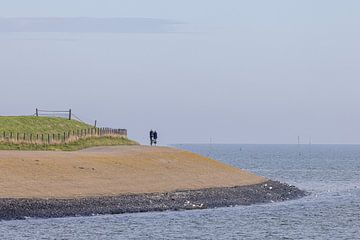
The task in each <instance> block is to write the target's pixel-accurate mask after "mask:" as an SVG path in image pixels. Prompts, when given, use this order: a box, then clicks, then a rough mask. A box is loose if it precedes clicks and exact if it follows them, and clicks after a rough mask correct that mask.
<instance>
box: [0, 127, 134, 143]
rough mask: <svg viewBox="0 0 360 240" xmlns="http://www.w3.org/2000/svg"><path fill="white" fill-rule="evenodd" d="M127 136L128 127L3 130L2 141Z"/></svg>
mask: <svg viewBox="0 0 360 240" xmlns="http://www.w3.org/2000/svg"><path fill="white" fill-rule="evenodd" d="M102 136H112V137H127V130H126V129H112V128H87V129H78V130H73V131H68V132H63V133H48V134H44V133H17V132H6V131H4V132H2V134H1V133H0V142H3V143H4V142H5V143H28V144H61V143H69V142H73V141H76V140H79V139H83V138H90V137H102Z"/></svg>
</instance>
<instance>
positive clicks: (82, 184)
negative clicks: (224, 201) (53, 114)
mask: <svg viewBox="0 0 360 240" xmlns="http://www.w3.org/2000/svg"><path fill="white" fill-rule="evenodd" d="M264 181H266V179H264V178H262V177H258V176H256V175H253V174H250V173H248V172H246V171H243V170H240V169H237V168H233V167H230V166H228V165H225V164H222V163H219V162H217V161H214V160H211V159H208V158H205V157H201V156H199V155H196V154H193V153H190V152H186V151H181V150H176V149H172V148H165V147H156V148H151V147H146V146H119V147H100V148H91V149H87V150H83V151H78V152H29V151H23V152H22V151H0V198H10V197H14V198H30V197H39V198H71V197H85V196H110V195H118V194H124V193H150V192H168V191H174V190H181V189H201V188H209V187H229V186H242V185H251V184H257V183H261V182H264Z"/></svg>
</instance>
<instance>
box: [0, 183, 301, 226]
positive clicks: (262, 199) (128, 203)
mask: <svg viewBox="0 0 360 240" xmlns="http://www.w3.org/2000/svg"><path fill="white" fill-rule="evenodd" d="M306 195H307V193H306V192H305V191H303V190H300V189H299V188H297V187H295V186H291V185H288V184H286V183H281V182H278V181H272V180H268V181H266V182H263V183H259V184H254V185H247V186H235V187H215V188H206V189H198V190H178V191H173V192H165V193H144V194H122V195H118V196H100V197H83V198H70V199H55V198H54V199H53V198H50V199H40V198H0V220H20V219H26V218H62V217H77V216H94V215H106V214H123V213H139V212H159V211H179V210H194V209H208V208H218V207H230V206H239V205H251V204H264V203H272V202H282V201H287V200H292V199H298V198H301V197H304V196H306Z"/></svg>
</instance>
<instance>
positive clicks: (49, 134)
mask: <svg viewBox="0 0 360 240" xmlns="http://www.w3.org/2000/svg"><path fill="white" fill-rule="evenodd" d="M48 144H50V134H49V133H48Z"/></svg>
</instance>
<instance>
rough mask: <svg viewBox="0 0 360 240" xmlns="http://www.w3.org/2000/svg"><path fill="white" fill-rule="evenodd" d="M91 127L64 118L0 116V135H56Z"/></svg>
mask: <svg viewBox="0 0 360 240" xmlns="http://www.w3.org/2000/svg"><path fill="white" fill-rule="evenodd" d="M91 127H92V126H90V125H88V124H85V123H81V122H78V121H75V120H67V119H65V118H49V117H2V116H0V133H2V132H4V131H5V132H13V133H20V134H22V133H27V134H28V133H33V134H48V133H50V134H53V133H55V134H57V133H64V132H69V131H73V130H78V129H88V128H91Z"/></svg>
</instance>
